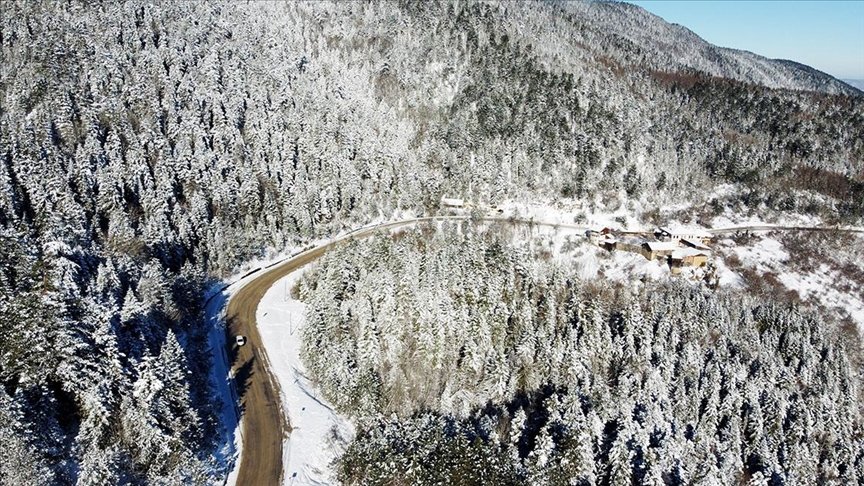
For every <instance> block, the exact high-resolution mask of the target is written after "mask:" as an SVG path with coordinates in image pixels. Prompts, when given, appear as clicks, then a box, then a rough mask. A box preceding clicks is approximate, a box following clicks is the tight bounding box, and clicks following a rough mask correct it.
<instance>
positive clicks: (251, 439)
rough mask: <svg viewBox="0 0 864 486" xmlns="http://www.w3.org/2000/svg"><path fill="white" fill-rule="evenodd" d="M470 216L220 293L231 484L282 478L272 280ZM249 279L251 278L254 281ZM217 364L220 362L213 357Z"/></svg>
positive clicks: (280, 265) (370, 230)
mask: <svg viewBox="0 0 864 486" xmlns="http://www.w3.org/2000/svg"><path fill="white" fill-rule="evenodd" d="M470 219H471V218H470V217H469V216H437V217H422V218H413V219H407V220H402V221H394V222H389V223H381V224H376V225H372V226H367V227H364V228H360V229H358V230H355V231H352V232H350V233H347V234H345V235H342V236H339V237H337V238H335V239H333V240H330V241H329V242H327V243H324V244H321V245H319V246H317V247H314V248H311V249H308V250H306V251H303V252H301V253H299V254H296V255H294V256H291V257H288V258H285V259H283V260H281V261H279V262H276V263H273V264H271V265H269V266H267V267H263V268H259V269H257V270H253V271H251V272H249V273H247V274H246V275H244V276H243V277H242V278H241V279H240V280H238V281H237V282H233V283H230V284H228V285H226V286H225V287H224V288H223V289H222V290H225V289H227V288H228V287H231V286H234V285H242V286H241V287H240V289H239V290H237V292H236V293H234V295H233V296H231V297H230V299H229V301H228V309H227V312H226V316H227V322H226V324H227V325H226V334H227V336H226V337H227V339H226V342H227V343H228V345H229V346H231V349H230V350H229V352H228V356H229V359H230V361H231V363H229V365H230V366H231V376H232V377H233V384H234V386H233V390H234V393H236V395H237V396H236V397H235V400H236V401H237V402H238V403H239V407H240V413H241V414H242V421H241V428H242V433H241V436H242V448H243V450H242V454H241V456H240V464H239V466H238V470H237V479H236V484H237V485H240V486H247V485H249V486H258V485H262V486H263V485H279V484H282V476H283V464H282V460H283V442H284V440H285V438H286V437H287V436H288V434H289V433H290V430H291V429H290V425H289V424H288V420H287V418H286V414H285V413H284V411H283V410H282V403H281V399H280V388H279V383H278V382H277V381H276V378H275V376H274V375H273V374H272V373H271V371H270V363H269V360H268V358H267V353H266V352H265V348H264V345H263V343H262V340H261V336H260V334H259V333H258V328H257V323H256V319H255V312H256V310H257V308H258V305H259V303H260V302H261V299H262V298H263V297H264V294H265V293H266V292H267V290H268V289H269V288H270V287H271V286H272V285H273V284H274V283H276V281H277V280H279V279H281V278H282V277H284V276H286V275H287V274H289V273H291V272H292V271H294V270H296V269H298V268H300V267H302V266H304V265H306V264H308V263H311V262H313V261H315V260H317V259H318V258H320V257H321V256H322V255H324V254H325V253H326V252H327V251H328V250H330V249H331V248H333V247H334V246H335V245H337V244H339V243H341V242H344V241H348V240H351V239H354V238H363V237H367V236H370V235H373V234H375V233H376V232H378V231H382V230H388V229H393V228H398V227H402V226H409V225H412V224H416V223H421V222H433V221H448V220H449V221H466V220H470ZM479 220H480V221H483V222H511V223H520V224H529V225H530V224H534V225H542V226H550V227H559V228H567V229H573V230H583V231H584V230H586V229H587V228H586V227H583V226H579V225H575V224H567V223H548V222H542V221H535V220H526V219H519V218H509V217H503V216H492V217H483V218H480V219H479ZM709 231H710V232H711V233H713V234H728V233H735V232H741V231H747V232H762V231H840V232H851V233H864V228H836V227H798V226H774V225H753V226H738V227H730V228H717V229H711V230H709ZM252 275H256V276H255V277H254V278H250V277H252ZM237 335H244V336H246V338H247V343H246V345H245V346H242V347H239V348H238V347H236V346H233V342H234V336H237ZM216 359H219V357H218V356H217V357H216Z"/></svg>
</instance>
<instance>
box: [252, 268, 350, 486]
mask: <svg viewBox="0 0 864 486" xmlns="http://www.w3.org/2000/svg"><path fill="white" fill-rule="evenodd" d="M305 268H306V267H303V268H301V269H299V270H296V271H294V272H292V273H290V274H288V275H287V276H285V277H283V278H282V279H280V280H279V281H277V282H276V283H275V284H274V285H273V286H272V287H270V290H268V291H267V293H266V294H265V295H264V298H263V299H262V300H261V304H260V305H259V306H258V311H257V313H256V315H255V317H256V319H257V321H258V332H260V333H261V341H262V342H263V343H264V348H265V349H266V351H267V356H268V357H269V358H270V363H271V371H272V372H273V374H274V375H275V376H276V379H277V380H278V381H279V385H280V387H281V391H282V405H283V407H284V408H285V412H286V414H287V415H288V419H289V423H290V424H291V427H292V428H293V430H292V431H291V434H290V435H289V437H288V438H287V439H286V443H285V448H284V454H285V458H284V462H283V464H284V465H285V481H284V484H286V485H296V484H334V483H335V478H334V477H333V474H332V470H331V468H330V467H329V466H330V464H331V463H332V462H333V460H334V459H335V458H336V457H337V456H338V455H339V454H341V452H342V451H343V450H344V447H345V445H347V444H348V443H349V442H350V441H351V439H352V438H353V436H354V427H353V425H352V424H351V422H350V421H348V420H347V419H346V418H345V417H342V416H340V415H338V414H337V413H336V412H335V411H334V410H333V407H332V406H330V404H329V403H327V401H326V400H325V399H324V398H323V397H321V396H320V394H319V392H318V390H317V389H316V388H315V387H314V386H313V385H312V383H310V381H309V379H308V378H307V377H306V372H305V367H304V366H303V363H302V362H301V361H300V344H301V343H300V331H301V329H302V328H303V324H304V319H303V312H304V310H305V307H306V306H305V304H303V302H300V301H298V300H295V299H293V298H292V297H291V288H292V287H293V286H294V284H295V282H296V281H297V279H298V278H300V275H301V274H302V272H303V271H304V269H305Z"/></svg>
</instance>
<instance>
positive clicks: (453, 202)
mask: <svg viewBox="0 0 864 486" xmlns="http://www.w3.org/2000/svg"><path fill="white" fill-rule="evenodd" d="M441 204H443V205H445V206H464V205H465V201H463V200H462V199H458V198H455V197H442V198H441Z"/></svg>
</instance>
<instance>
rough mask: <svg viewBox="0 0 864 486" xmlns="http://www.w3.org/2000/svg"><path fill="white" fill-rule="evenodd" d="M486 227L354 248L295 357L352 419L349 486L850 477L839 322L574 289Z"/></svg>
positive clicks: (326, 262)
mask: <svg viewBox="0 0 864 486" xmlns="http://www.w3.org/2000/svg"><path fill="white" fill-rule="evenodd" d="M539 253H540V252H539V251H538V250H537V249H533V250H532V249H531V248H530V247H528V246H525V245H521V246H519V247H514V246H513V245H511V244H509V243H508V242H507V241H506V240H503V239H502V238H500V237H499V236H497V233H496V231H489V232H479V233H477V232H473V231H468V230H465V229H464V228H463V229H462V230H460V231H458V232H457V231H456V228H449V229H445V230H443V231H440V232H437V233H431V232H429V231H423V230H415V231H410V232H407V233H405V234H402V235H400V236H398V237H397V238H395V241H394V240H391V238H389V237H378V238H376V239H374V240H372V241H364V242H353V243H350V244H348V245H346V246H344V247H342V248H340V249H338V250H336V251H334V252H333V253H330V254H328V255H327V256H325V257H324V259H323V261H321V262H320V265H319V266H318V267H317V268H316V269H315V270H314V271H313V272H312V273H311V274H309V275H307V277H306V279H305V280H304V281H303V282H302V284H301V288H300V291H301V295H302V296H303V297H304V300H306V302H307V303H308V308H307V326H306V327H305V328H304V332H303V358H304V362H305V363H306V364H307V365H308V368H309V371H310V373H311V375H312V377H313V378H314V379H315V380H316V381H317V383H318V384H319V386H320V387H321V389H322V391H323V392H324V394H325V396H326V397H327V398H328V400H330V401H331V402H332V403H334V404H335V405H336V406H337V407H338V408H339V409H340V410H341V411H343V412H344V413H348V414H350V415H352V416H354V417H355V418H356V419H357V420H358V424H359V427H358V431H359V432H358V436H357V438H356V439H355V440H354V442H353V443H352V444H351V446H350V447H349V449H348V450H347V452H346V453H345V455H344V456H343V457H342V459H341V461H340V464H339V473H340V475H341V476H340V477H341V479H342V480H343V481H345V482H346V483H348V484H402V483H403V482H406V481H407V482H408V483H410V484H441V483H444V484H452V483H458V484H525V483H526V482H527V483H528V484H538V485H539V484H611V485H624V484H626V485H629V484H717V485H719V484H743V483H746V484H837V485H839V484H858V483H859V482H860V481H861V480H862V479H864V408H862V403H864V400H862V398H864V388H862V376H864V375H862V371H864V369H862V355H861V348H860V342H859V340H858V336H857V334H855V333H852V334H851V335H850V334H847V333H844V332H843V331H842V327H841V326H839V325H838V324H837V323H836V322H834V321H833V320H831V319H826V318H822V317H821V316H819V315H816V314H813V313H810V312H808V311H806V310H802V309H799V308H796V307H790V306H787V305H779V304H776V303H772V302H768V301H764V300H757V299H755V298H751V297H747V296H744V295H741V294H740V293H726V292H722V291H716V292H715V291H709V290H706V289H701V288H698V287H694V286H692V285H689V284H684V283H665V284H659V283H654V284H645V285H643V286H641V287H640V288H639V290H632V289H629V288H624V287H617V286H609V285H607V284H600V283H598V282H595V281H582V280H580V279H579V278H578V277H576V276H575V272H574V271H573V269H572V268H570V266H569V265H568V264H567V263H566V262H556V261H554V260H552V261H550V260H544V259H543V258H540V257H539V256H538V255H539Z"/></svg>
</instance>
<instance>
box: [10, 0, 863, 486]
mask: <svg viewBox="0 0 864 486" xmlns="http://www.w3.org/2000/svg"><path fill="white" fill-rule="evenodd" d="M628 12H629V13H628ZM622 15H624V16H625V17H627V18H630V19H632V21H633V22H635V23H636V24H637V25H638V24H640V23H641V22H644V21H650V22H651V23H652V25H655V26H656V25H657V24H656V22H657V21H656V18H650V17H648V14H647V13H645V12H644V11H642V10H639V9H635V8H626V9H624V10H621V9H620V8H619V7H618V6H615V5H609V4H603V3H599V4H591V5H587V6H578V7H574V6H572V5H571V6H568V5H566V4H565V5H559V4H552V3H542V4H539V3H538V4H531V3H502V4H496V3H485V2H422V3H420V2H417V3H415V2H383V3H380V4H375V3H365V2H342V3H327V2H302V3H301V2H296V3H295V2H285V3H271V2H266V3H249V2H218V1H215V2H207V3H198V2H141V1H129V2H104V3H92V2H83V1H77V0H71V1H63V2H50V1H46V2H41V1H26V0H18V1H4V2H2V4H0V162H2V166H0V336H2V339H0V383H2V385H3V386H2V387H0V402H2V403H0V414H2V417H0V438H2V443H3V444H4V447H3V448H2V449H0V483H11V484H45V483H57V484H114V483H118V484H119V483H139V482H151V483H159V482H167V483H178V482H186V483H194V484H198V483H202V482H206V481H212V480H216V479H215V478H219V477H221V476H223V475H224V472H225V471H224V470H223V469H224V465H221V464H219V463H218V462H217V461H216V459H215V458H214V457H215V451H216V450H217V449H218V448H219V447H220V444H219V440H220V435H219V433H218V431H219V429H220V423H219V418H218V414H217V413H216V411H217V410H219V409H220V406H219V405H218V403H217V402H218V398H217V397H214V396H213V391H212V390H211V388H210V384H209V382H208V371H209V370H210V365H211V362H210V360H211V357H210V356H211V350H210V349H209V348H208V346H207V341H206V334H207V329H206V328H205V322H204V320H203V318H202V308H203V296H204V293H205V291H206V290H207V289H208V288H210V286H211V285H212V284H214V283H216V282H218V281H219V279H221V278H223V277H224V276H225V275H228V274H230V273H232V272H233V271H234V270H235V269H236V268H237V267H238V266H240V265H242V264H243V263H244V262H246V261H248V260H249V259H250V258H253V257H256V256H259V255H261V254H262V253H263V252H264V251H266V250H268V249H276V250H277V251H278V250H281V249H283V248H285V247H286V246H287V245H290V244H301V243H304V242H306V241H308V239H311V238H314V237H321V236H327V235H330V234H332V233H333V232H335V231H337V230H339V229H341V228H343V227H345V226H354V225H356V224H358V223H360V222H365V221H367V220H369V219H371V218H388V217H390V215H391V214H393V212H394V211H397V210H403V211H413V212H416V213H418V214H419V213H429V212H433V211H434V210H435V208H436V207H437V203H438V201H439V200H440V198H441V196H442V195H445V194H457V195H460V196H462V197H465V198H468V199H471V200H474V201H477V202H489V203H494V202H496V201H498V200H501V199H504V198H508V199H513V200H530V199H533V198H565V199H568V198H584V197H588V196H593V195H596V194H602V195H604V197H606V198H609V199H622V198H630V199H643V200H645V201H647V202H649V203H654V204H666V203H670V202H685V201H687V200H688V198H690V197H692V196H693V195H694V194H696V193H700V192H705V191H709V190H710V189H711V188H712V187H714V186H716V185H717V184H720V183H724V182H733V183H735V184H739V185H741V186H742V187H748V188H758V191H757V192H754V193H749V194H751V197H749V198H748V199H746V200H745V201H743V203H744V204H747V205H749V206H752V207H760V206H761V205H767V206H770V207H772V208H774V209H777V210H781V211H782V210H798V209H799V208H797V207H795V206H794V205H793V206H791V207H790V206H786V205H784V204H785V203H784V201H788V195H789V194H790V191H792V192H791V194H797V193H802V194H805V193H806V194H810V195H816V196H818V197H815V196H814V197H813V198H811V199H814V200H816V201H818V204H814V205H810V206H808V207H807V208H806V209H807V210H808V211H812V212H814V213H818V214H820V216H823V217H825V218H826V219H828V218H831V219H833V220H838V221H839V220H845V221H855V220H860V219H861V218H862V217H864V182H862V181H861V178H860V174H861V173H862V169H864V166H862V163H864V137H862V136H861V134H862V132H864V97H862V96H861V95H860V92H856V91H854V90H849V89H846V88H844V87H843V86H844V85H841V84H835V81H834V80H832V79H831V78H829V77H827V76H825V75H821V74H820V73H815V74H814V73H813V72H810V71H806V70H801V69H799V68H797V67H795V66H783V67H782V69H781V67H779V66H777V65H773V64H771V62H772V61H768V60H764V59H762V60H758V63H756V64H753V63H750V62H749V61H748V62H743V61H741V60H740V59H743V58H740V59H739V58H736V59H738V61H735V64H734V66H732V67H729V66H726V67H724V66H723V65H718V64H716V62H720V61H717V59H720V60H721V61H722V59H727V57H724V56H726V55H725V54H724V55H719V54H718V55H717V56H714V55H709V54H703V56H704V57H702V58H694V57H693V56H696V55H697V54H694V52H695V53H698V52H702V51H700V50H698V49H697V50H695V51H694V50H692V49H686V50H687V52H689V54H688V56H689V57H686V58H679V57H676V56H670V55H669V54H662V53H663V52H665V51H664V49H666V48H667V46H666V45H664V44H663V43H662V42H659V43H655V44H646V45H645V46H642V47H638V46H637V44H636V40H633V39H628V38H627V37H626V36H625V35H624V34H623V33H622V32H620V30H621V28H620V27H616V28H614V29H613V28H612V24H616V23H620V19H621V16H622ZM640 19H641V20H640ZM646 19H647V20H646ZM657 32H665V31H664V30H662V29H660V30H658V31H657ZM687 38H688V37H687V36H683V37H682V36H676V37H674V38H670V39H671V40H670V39H667V40H669V42H673V43H681V42H685V41H686V39H687ZM682 39H683V40H682ZM637 47H638V48H637ZM691 51H692V52H691ZM739 57H740V56H739ZM682 59H684V60H686V62H683V61H682ZM727 61H728V59H727ZM727 61H722V62H727ZM728 62H732V61H728ZM757 64H758V66H757ZM730 66H731V65H730ZM759 66H762V67H759ZM764 66H773V67H772V69H774V71H771V70H768V71H766V70H765V68H764ZM727 68H728V69H727ZM805 71H806V72H805ZM766 72H768V73H769V74H770V73H771V72H773V73H774V74H773V75H772V76H781V75H782V76H783V79H779V78H778V79H773V80H772V79H766V78H765V76H768V75H769V74H765V73H766ZM778 73H779V74H778ZM721 75H724V76H731V77H730V78H720V77H717V76H721ZM790 80H791V81H790ZM757 83H761V84H757ZM768 86H774V88H769V87H768ZM778 87H783V89H780V88H778ZM777 194H783V195H784V197H783V198H778V197H776V196H777ZM562 278H563V277H562ZM673 294H674V293H673ZM669 298H670V299H675V298H678V297H676V296H675V295H670V296H669ZM692 298H693V299H696V300H698V299H701V298H703V297H697V296H694V297H692ZM718 305H719V304H718ZM784 315H785V314H784ZM789 319H793V318H791V317H790V318H789ZM784 322H785V321H784ZM743 329H744V328H743V327H742V331H741V332H744V330H743ZM814 332H818V333H828V334H830V333H831V331H830V329H820V330H818V331H814ZM825 339H828V338H825ZM832 349H833V348H832ZM838 349H839V348H838ZM838 353H839V351H838ZM838 356H839V354H838ZM670 359H673V358H670ZM838 359H839V358H838ZM529 375H530V374H529ZM542 376H545V375H542ZM358 378H359V377H358ZM466 379H467V378H466ZM525 379H526V380H529V379H532V380H537V379H539V378H538V377H537V376H533V375H530V376H526V377H525ZM525 385H526V386H525V387H524V389H525V390H535V389H537V387H538V386H540V385H539V382H536V381H535V382H527V381H526V382H525ZM528 385H530V386H528ZM328 386H329V385H328ZM508 386H509V385H508ZM502 393H503V392H502ZM508 393H509V392H508ZM500 396H501V397H502V398H501V399H504V398H503V397H505V395H500ZM506 396H507V397H509V396H510V395H506ZM367 398H368V397H367ZM367 398H363V397H359V398H358V399H364V400H365V399H367ZM369 399H370V400H371V398H369ZM416 399H417V397H411V396H406V397H404V399H400V400H397V401H395V402H394V403H393V404H392V405H393V407H394V409H398V410H400V411H402V412H404V411H405V410H408V409H410V407H413V406H414V405H411V404H414V403H415V400H416ZM507 399H508V400H509V399H510V398H507ZM452 400H453V403H452V405H451V406H453V407H456V406H459V407H463V408H464V407H469V409H470V408H471V407H475V406H478V405H480V404H479V403H477V402H473V401H470V400H469V401H467V402H466V401H465V399H464V397H461V396H460V397H459V398H454V399H452ZM421 402H422V403H425V404H427V405H432V404H435V403H437V402H436V401H435V399H433V397H431V396H430V397H427V398H425V399H424V401H421ZM421 402H416V403H421ZM427 402H428V403H427ZM361 405H362V404H361V403H358V404H354V405H352V406H356V407H360V406H361ZM439 405H441V404H439ZM343 406H347V405H344V404H343ZM363 406H364V407H371V406H375V407H377V406H379V405H378V404H375V403H373V402H370V404H368V405H363ZM405 407H409V408H407V409H406V408H405ZM358 410H359V408H358ZM364 410H365V409H364ZM452 410H453V412H454V413H455V412H457V411H458V410H456V409H452ZM463 412H464V410H463ZM460 416H462V415H460ZM771 450H772V451H774V449H771ZM772 453H775V454H779V453H776V452H772ZM760 457H762V456H761V455H760ZM765 457H769V456H768V455H765ZM771 457H773V456H771ZM765 460H766V461H769V462H770V461H773V459H772V460H769V459H765ZM820 460H821V459H820ZM832 460H833V459H832ZM839 463H840V459H837V464H839ZM770 464H774V462H770ZM832 464H833V463H832ZM772 467H773V466H772ZM778 467H779V466H778ZM838 467H839V466H838ZM848 470H849V469H847V470H846V471H848ZM682 474H683V473H682ZM838 474H839V473H838Z"/></svg>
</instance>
